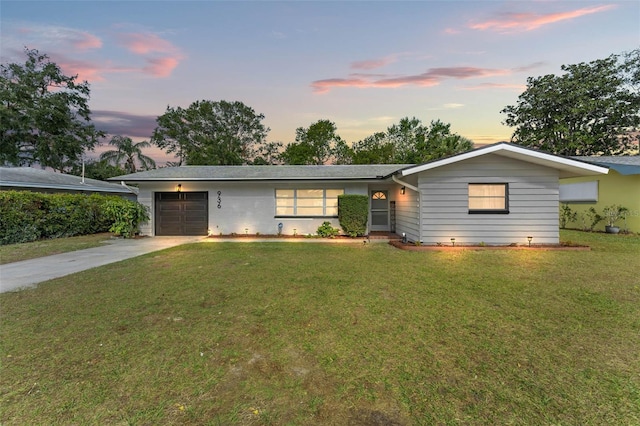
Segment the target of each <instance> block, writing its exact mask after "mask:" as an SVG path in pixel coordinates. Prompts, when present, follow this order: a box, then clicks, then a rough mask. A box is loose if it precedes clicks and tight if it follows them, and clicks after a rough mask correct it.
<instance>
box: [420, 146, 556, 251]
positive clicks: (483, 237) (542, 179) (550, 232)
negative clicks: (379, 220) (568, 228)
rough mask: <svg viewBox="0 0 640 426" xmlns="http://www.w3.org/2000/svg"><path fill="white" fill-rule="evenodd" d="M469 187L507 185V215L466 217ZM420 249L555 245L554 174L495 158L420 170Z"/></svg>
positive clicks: (522, 163)
mask: <svg viewBox="0 0 640 426" xmlns="http://www.w3.org/2000/svg"><path fill="white" fill-rule="evenodd" d="M469 183H508V184H509V213H508V214H469V211H468V184H469ZM418 186H419V189H420V193H421V209H422V225H421V228H420V231H421V235H420V239H421V240H422V242H423V243H425V244H435V243H446V242H448V241H450V239H451V238H455V239H456V244H478V243H481V242H483V243H486V244H513V243H517V244H527V236H529V235H531V236H533V237H534V239H533V242H534V243H539V244H541V243H547V244H549V243H558V242H559V231H558V193H559V185H558V174H557V171H556V170H554V169H550V168H547V167H543V166H538V165H535V164H531V163H526V162H523V161H519V160H514V159H510V158H506V157H500V156H497V155H487V156H483V157H479V158H474V159H471V160H468V161H464V162H462V163H456V164H451V165H448V166H443V167H440V168H438V169H435V170H432V171H425V172H423V173H421V174H420V176H419V185H418Z"/></svg>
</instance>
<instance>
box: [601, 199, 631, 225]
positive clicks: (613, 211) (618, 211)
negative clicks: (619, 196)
mask: <svg viewBox="0 0 640 426" xmlns="http://www.w3.org/2000/svg"><path fill="white" fill-rule="evenodd" d="M628 211H629V210H628V209H627V208H626V207H622V206H620V205H617V204H613V205H610V206H606V207H605V208H604V211H603V213H604V219H605V221H606V222H607V227H609V228H617V226H616V222H617V221H618V220H620V219H621V218H623V217H625V215H626V213H627V212H628Z"/></svg>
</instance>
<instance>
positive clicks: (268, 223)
mask: <svg viewBox="0 0 640 426" xmlns="http://www.w3.org/2000/svg"><path fill="white" fill-rule="evenodd" d="M178 183H180V184H181V185H182V188H181V190H182V191H183V192H190V191H208V193H209V229H210V232H211V234H214V235H216V234H225V235H226V234H231V233H236V234H244V233H245V230H246V232H247V233H249V234H256V233H260V234H263V235H267V234H277V233H278V224H279V223H282V225H283V228H282V233H283V234H285V235H293V233H294V229H295V232H296V233H297V234H299V235H306V234H315V233H316V231H317V229H318V227H319V226H320V225H321V224H322V223H323V222H325V221H329V222H331V224H332V225H333V226H334V227H336V228H339V227H340V224H339V222H338V219H337V218H312V219H309V218H282V217H275V211H276V202H275V190H276V188H284V189H292V188H296V189H302V188H313V189H317V188H323V189H330V188H335V189H344V191H345V194H364V195H366V194H367V193H368V185H367V183H357V182H328V183H326V184H322V185H319V184H317V183H307V182H290V183H274V182H255V183H244V182H189V181H180V182H177V181H176V182H154V183H141V184H140V186H139V188H140V193H139V195H138V201H139V202H141V203H142V204H145V205H146V206H148V207H149V210H150V212H151V214H150V216H151V218H152V219H151V221H150V222H149V223H147V224H144V225H143V226H142V227H141V232H142V234H143V235H154V224H153V217H154V193H155V192H166V191H169V192H170V191H175V188H176V185H177V184H178ZM218 191H220V208H218Z"/></svg>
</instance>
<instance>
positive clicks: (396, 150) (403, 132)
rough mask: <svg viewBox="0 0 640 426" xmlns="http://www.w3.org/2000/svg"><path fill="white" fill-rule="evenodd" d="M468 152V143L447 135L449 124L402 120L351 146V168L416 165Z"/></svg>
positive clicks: (449, 131) (452, 134)
mask: <svg viewBox="0 0 640 426" xmlns="http://www.w3.org/2000/svg"><path fill="white" fill-rule="evenodd" d="M472 148H473V142H471V140H469V139H467V138H465V137H463V136H460V135H458V134H455V133H451V125H450V124H445V123H443V122H442V121H440V120H434V121H431V124H430V125H428V126H425V125H423V124H422V122H421V121H420V120H418V119H417V118H415V117H413V118H408V117H405V118H403V119H401V120H400V121H399V122H398V124H394V125H392V126H389V127H388V128H387V130H386V132H378V133H375V134H373V135H371V136H369V137H367V138H365V139H363V140H361V141H358V142H356V143H354V144H353V147H352V151H353V153H352V158H353V163H354V164H374V163H375V164H383V163H388V164H396V163H397V164H400V163H404V164H419V163H425V162H427V161H431V160H436V159H438V158H442V157H446V156H449V155H454V154H458V153H460V152H465V151H468V150H470V149H472Z"/></svg>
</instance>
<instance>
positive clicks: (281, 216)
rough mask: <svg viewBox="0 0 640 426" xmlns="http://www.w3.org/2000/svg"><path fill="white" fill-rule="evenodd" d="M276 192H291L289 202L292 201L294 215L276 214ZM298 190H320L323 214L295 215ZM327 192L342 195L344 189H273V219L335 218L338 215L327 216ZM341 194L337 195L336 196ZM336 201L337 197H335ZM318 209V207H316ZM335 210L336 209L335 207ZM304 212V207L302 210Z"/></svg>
mask: <svg viewBox="0 0 640 426" xmlns="http://www.w3.org/2000/svg"><path fill="white" fill-rule="evenodd" d="M278 190H284V191H293V198H291V200H293V212H294V214H292V215H291V214H278ZM298 190H300V191H309V190H321V191H322V212H323V214H321V215H309V214H297V213H298ZM327 191H342V194H344V193H345V192H344V188H317V187H315V188H275V190H274V197H275V200H276V206H275V209H276V212H275V215H274V218H277V219H316V218H337V217H338V215H337V214H335V215H327V214H326V213H327ZM339 195H341V194H338V196H339ZM283 199H284V198H283ZM300 199H306V200H308V199H311V198H309V197H301V198H300ZM317 199H318V200H319V199H320V197H318V198H317ZM331 199H333V197H331ZM336 199H337V196H336ZM318 207H319V206H318ZM336 208H337V207H336ZM302 209H303V211H304V207H303V208H302Z"/></svg>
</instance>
